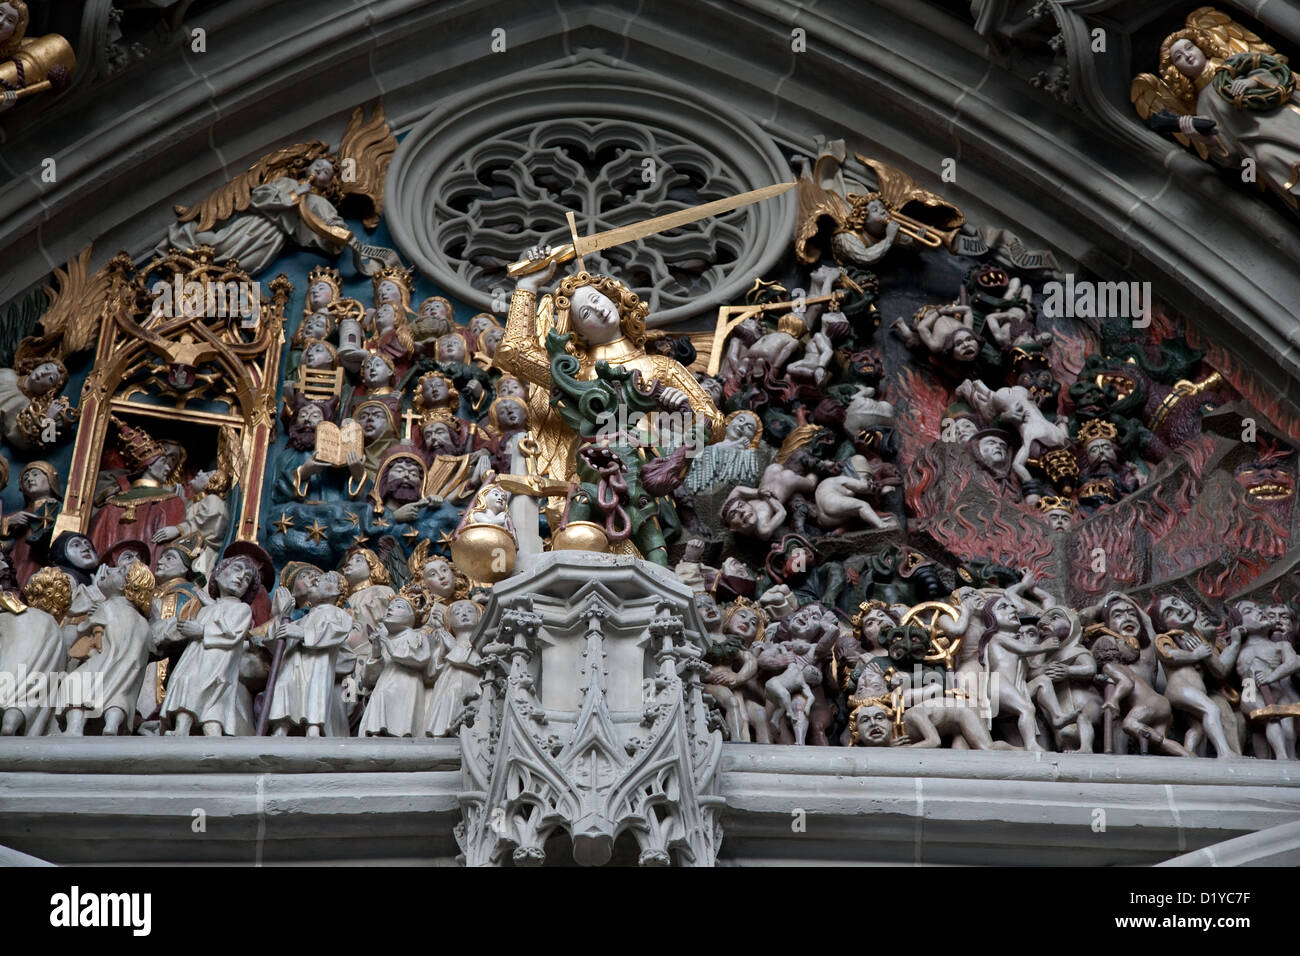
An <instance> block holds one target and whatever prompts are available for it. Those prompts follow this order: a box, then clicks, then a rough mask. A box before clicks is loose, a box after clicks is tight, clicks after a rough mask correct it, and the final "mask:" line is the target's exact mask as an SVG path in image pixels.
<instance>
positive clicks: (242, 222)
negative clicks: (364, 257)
mask: <svg viewBox="0 0 1300 956" xmlns="http://www.w3.org/2000/svg"><path fill="white" fill-rule="evenodd" d="M334 184H335V171H334V164H333V163H331V162H330V161H329V159H327V158H325V157H321V158H319V159H315V160H313V161H312V162H311V164H310V165H309V166H308V167H307V170H306V178H305V179H304V180H301V181H300V180H298V179H296V178H294V177H293V176H279V177H277V178H275V179H272V180H271V181H270V182H266V183H262V184H261V185H258V186H253V187H252V189H251V190H250V192H249V193H248V202H247V211H245V212H243V213H240V214H237V215H234V216H231V217H230V218H229V219H227V220H226V221H225V222H222V223H221V224H220V225H219V226H217V228H215V229H206V230H200V229H199V228H198V225H199V224H198V223H196V222H195V221H193V220H191V221H189V222H177V223H174V224H172V226H171V227H170V228H169V229H168V230H167V238H166V239H164V240H163V241H162V242H160V243H159V244H158V248H157V250H156V252H157V253H158V255H166V253H167V250H168V249H169V248H174V249H192V248H194V247H195V246H199V245H208V246H212V247H213V248H214V249H215V250H216V256H215V260H216V261H218V262H224V261H225V260H227V259H237V260H238V261H239V267H240V268H241V269H243V270H244V271H246V272H247V273H249V274H250V275H256V274H257V273H259V272H261V271H262V270H263V269H265V268H266V267H267V266H269V265H270V264H271V263H272V262H274V261H275V258H276V256H278V255H279V254H280V252H281V250H283V249H284V247H285V244H286V243H288V242H291V241H292V242H293V243H294V244H296V245H299V246H307V247H309V248H314V249H319V250H321V251H322V252H324V253H326V254H327V255H336V254H337V253H338V252H339V250H340V249H341V248H342V247H343V245H344V244H345V243H346V242H347V240H348V238H349V235H350V231H349V230H348V227H347V224H346V223H345V222H344V221H343V217H342V216H340V215H339V213H338V210H337V209H335V208H334V204H333V203H331V202H330V201H329V200H328V199H326V198H325V195H324V194H325V193H329V194H333V193H334V190H333V186H334ZM214 225H216V224H215V223H214Z"/></svg>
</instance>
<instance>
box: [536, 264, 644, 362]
mask: <svg viewBox="0 0 1300 956" xmlns="http://www.w3.org/2000/svg"><path fill="white" fill-rule="evenodd" d="M588 285H589V286H591V287H592V288H593V289H595V290H596V291H597V292H599V293H600V294H601V295H604V296H607V297H608V298H609V300H610V301H611V302H613V303H614V306H615V308H617V309H618V324H619V328H621V329H622V330H623V335H624V337H626V338H627V339H629V340H630V341H631V342H632V344H633V345H635V346H636V347H637V348H644V347H645V340H646V330H645V320H646V316H648V315H649V314H650V305H649V303H646V302H643V301H641V297H640V296H639V295H637V294H636V293H635V292H633V291H632V290H631V289H629V288H628V287H627V286H625V285H624V284H623V283H622V282H619V281H618V280H617V279H615V278H614V277H613V276H602V275H592V274H591V273H590V272H577V273H574V274H573V275H571V276H565V277H564V279H562V280H561V281H560V284H559V285H558V286H556V287H555V292H554V297H555V314H556V315H557V316H560V315H567V314H568V312H569V305H570V303H571V302H572V300H573V294H574V293H575V292H577V291H578V290H579V289H581V288H582V287H583V286H588ZM576 335H577V333H575V336H576Z"/></svg>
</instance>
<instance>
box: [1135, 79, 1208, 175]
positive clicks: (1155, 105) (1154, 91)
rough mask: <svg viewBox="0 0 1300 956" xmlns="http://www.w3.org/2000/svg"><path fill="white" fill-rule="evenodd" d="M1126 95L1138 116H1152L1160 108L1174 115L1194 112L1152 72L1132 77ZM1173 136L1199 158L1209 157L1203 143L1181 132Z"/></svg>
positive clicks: (1193, 108) (1192, 108)
mask: <svg viewBox="0 0 1300 956" xmlns="http://www.w3.org/2000/svg"><path fill="white" fill-rule="evenodd" d="M1128 97H1129V100H1130V101H1131V102H1132V103H1133V108H1134V109H1136V110H1137V114H1138V116H1140V117H1142V118H1143V119H1147V118H1148V117H1151V116H1154V115H1155V114H1156V113H1159V112H1160V111H1161V110H1168V111H1169V112H1171V113H1173V114H1175V115H1176V116H1191V115H1193V114H1195V112H1196V109H1195V106H1194V105H1193V104H1191V103H1188V102H1187V101H1186V100H1184V99H1181V98H1180V97H1179V96H1178V94H1177V93H1175V92H1174V91H1173V89H1172V88H1171V87H1170V86H1169V84H1168V83H1166V82H1165V81H1164V80H1162V79H1160V77H1158V76H1156V75H1155V74H1154V73H1139V74H1138V75H1137V76H1135V77H1133V83H1132V85H1131V86H1129V91H1128ZM1173 136H1174V139H1176V140H1178V142H1180V143H1182V144H1183V145H1184V146H1190V147H1192V148H1193V149H1195V150H1196V152H1197V155H1199V156H1200V157H1201V159H1206V158H1208V157H1209V155H1210V150H1209V147H1208V146H1207V145H1206V144H1205V143H1202V142H1200V141H1199V140H1193V139H1192V138H1191V137H1190V136H1185V135H1183V134H1182V133H1174V134H1173Z"/></svg>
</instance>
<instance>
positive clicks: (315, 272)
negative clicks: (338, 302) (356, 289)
mask: <svg viewBox="0 0 1300 956" xmlns="http://www.w3.org/2000/svg"><path fill="white" fill-rule="evenodd" d="M317 282H325V283H328V284H329V286H330V288H332V289H333V290H334V298H336V299H337V298H338V297H339V295H341V294H342V292H343V276H342V275H340V274H339V270H338V269H335V268H334V267H333V266H316V268H314V269H312V270H311V272H308V273H307V292H308V294H309V295H310V293H311V287H312V286H314V285H315V284H316V283H317Z"/></svg>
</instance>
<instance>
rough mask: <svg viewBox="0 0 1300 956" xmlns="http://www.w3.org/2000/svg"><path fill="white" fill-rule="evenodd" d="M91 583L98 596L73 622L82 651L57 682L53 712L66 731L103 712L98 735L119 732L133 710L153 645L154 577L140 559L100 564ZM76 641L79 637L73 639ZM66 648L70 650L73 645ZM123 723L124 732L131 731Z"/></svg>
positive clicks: (79, 730) (81, 728)
mask: <svg viewBox="0 0 1300 956" xmlns="http://www.w3.org/2000/svg"><path fill="white" fill-rule="evenodd" d="M95 585H96V587H97V588H98V593H99V594H100V595H102V596H103V600H101V601H98V602H97V603H96V604H95V607H94V608H93V610H91V612H90V614H89V616H88V617H87V618H86V619H85V620H84V621H82V622H81V623H80V624H79V625H77V634H78V635H79V637H80V638H82V639H83V640H84V641H85V643H86V644H87V645H88V656H87V657H86V659H85V663H83V664H82V665H81V666H80V667H78V668H77V669H76V670H74V671H72V672H71V673H70V674H68V675H67V677H65V678H64V680H63V682H62V683H61V684H60V685H59V693H58V704H57V708H56V709H57V712H58V715H59V717H60V718H61V719H62V721H63V723H64V725H65V730H64V732H65V733H66V734H68V735H69V736H74V737H79V736H81V735H82V734H84V733H85V731H86V722H87V720H89V719H93V718H96V717H98V716H100V715H101V714H102V715H103V728H102V730H101V733H102V734H103V735H104V736H112V735H114V734H119V733H122V732H123V725H124V724H126V716H127V715H128V714H131V713H133V712H134V711H135V702H136V701H137V700H138V699H139V698H140V687H141V685H142V684H143V683H144V674H145V667H146V666H147V665H148V663H149V654H150V653H151V652H152V651H153V650H154V640H153V632H152V629H151V628H150V627H149V611H150V606H151V605H152V603H153V588H154V577H153V572H152V571H150V570H149V568H148V567H147V566H145V565H144V564H143V563H142V562H140V561H134V562H132V563H131V565H130V566H129V567H122V566H120V565H119V566H114V567H110V566H108V565H101V566H100V568H99V570H98V571H97V572H96V573H95ZM78 643H82V641H78ZM71 653H73V654H75V653H76V646H75V645H74V647H73V650H72V651H71ZM131 729H132V728H131V727H130V725H129V724H127V725H126V728H125V730H126V732H127V733H130V732H131Z"/></svg>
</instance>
